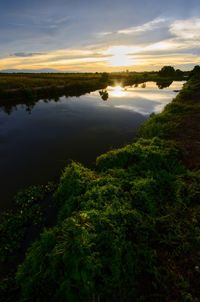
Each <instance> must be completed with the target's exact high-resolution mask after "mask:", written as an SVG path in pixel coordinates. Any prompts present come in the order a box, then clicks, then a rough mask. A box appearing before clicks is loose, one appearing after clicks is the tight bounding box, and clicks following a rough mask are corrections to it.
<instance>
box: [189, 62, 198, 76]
mask: <svg viewBox="0 0 200 302" xmlns="http://www.w3.org/2000/svg"><path fill="white" fill-rule="evenodd" d="M191 77H193V78H200V66H199V65H196V66H194V68H193V70H192V71H191V72H190V78H191Z"/></svg>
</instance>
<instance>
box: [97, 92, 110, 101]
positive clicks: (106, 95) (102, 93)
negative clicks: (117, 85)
mask: <svg viewBox="0 0 200 302" xmlns="http://www.w3.org/2000/svg"><path fill="white" fill-rule="evenodd" d="M99 94H100V96H101V98H102V100H103V101H107V100H108V98H109V94H108V91H107V90H100V91H99Z"/></svg>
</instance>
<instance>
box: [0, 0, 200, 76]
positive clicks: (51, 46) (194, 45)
mask: <svg viewBox="0 0 200 302" xmlns="http://www.w3.org/2000/svg"><path fill="white" fill-rule="evenodd" d="M199 59H200V1H199V0H167V1H166V0H140V1H135V0H123V1H122V0H121V1H118V0H110V1H109V0H99V1H97V0H15V1H13V0H0V70H7V69H23V70H24V69H35V70H39V69H56V70H58V71H75V72H85V71H88V72H90V71H91V72H95V71H119V70H126V69H129V70H130V71H143V70H147V71H148V70H158V69H160V68H161V66H163V65H172V66H174V67H175V68H180V69H183V70H189V69H191V68H192V67H193V66H194V65H196V64H199V63H200V60H199Z"/></svg>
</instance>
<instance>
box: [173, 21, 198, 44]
mask: <svg viewBox="0 0 200 302" xmlns="http://www.w3.org/2000/svg"><path fill="white" fill-rule="evenodd" d="M169 30H170V33H171V34H172V35H174V36H176V37H178V38H181V39H188V40H194V39H195V40H196V39H198V40H200V18H192V19H188V20H177V21H175V22H174V23H172V24H171V26H170V29H169Z"/></svg>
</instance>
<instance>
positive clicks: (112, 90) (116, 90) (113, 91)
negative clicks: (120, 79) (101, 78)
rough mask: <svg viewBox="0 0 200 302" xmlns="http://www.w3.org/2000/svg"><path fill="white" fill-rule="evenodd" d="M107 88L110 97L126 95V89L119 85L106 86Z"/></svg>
mask: <svg viewBox="0 0 200 302" xmlns="http://www.w3.org/2000/svg"><path fill="white" fill-rule="evenodd" d="M107 90H108V91H109V95H110V96H112V97H123V96H126V91H125V89H123V88H122V87H121V86H114V87H111V86H108V87H107Z"/></svg>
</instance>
